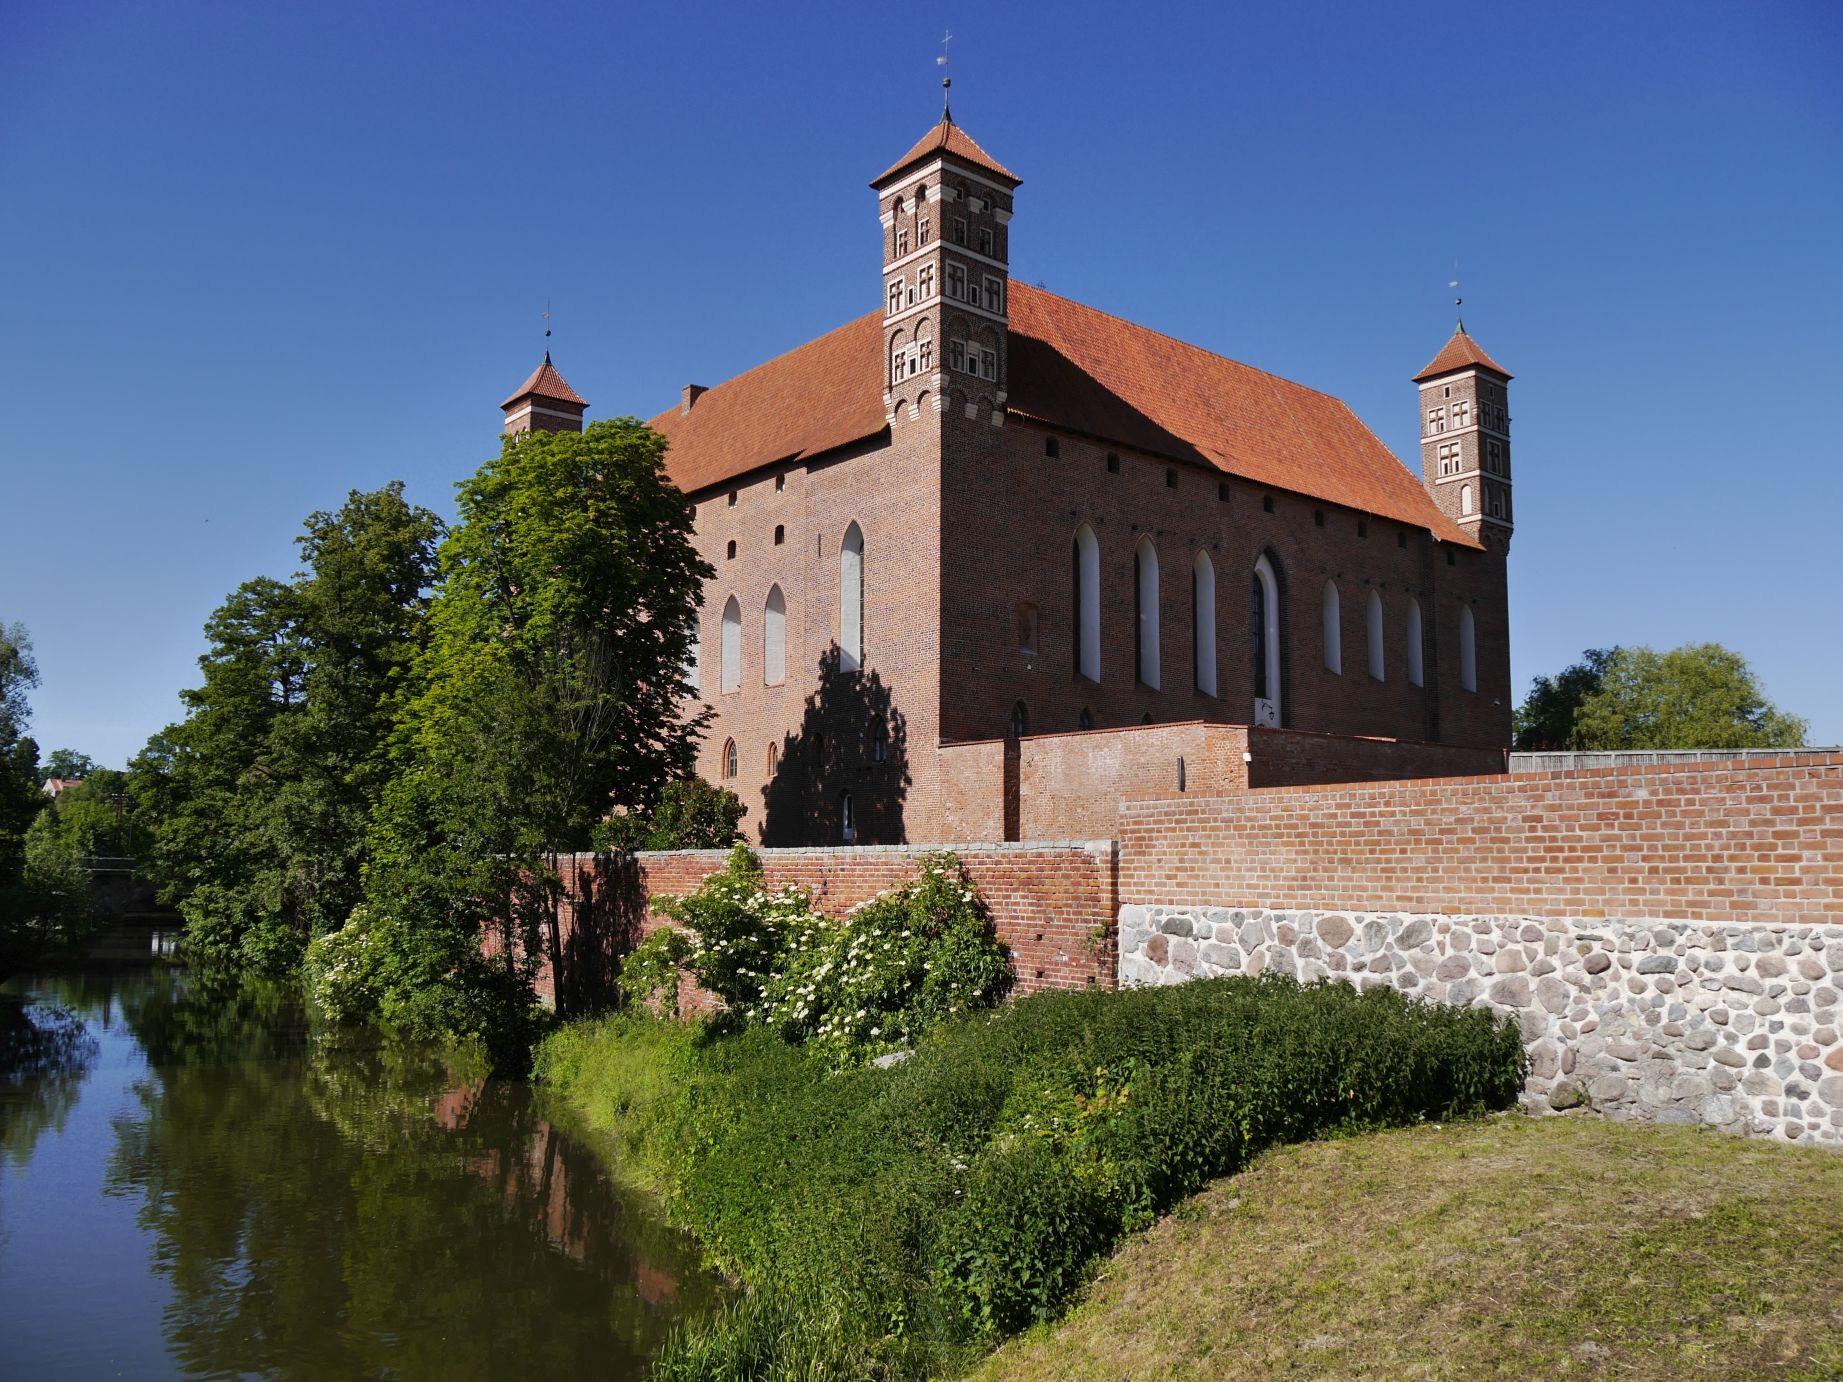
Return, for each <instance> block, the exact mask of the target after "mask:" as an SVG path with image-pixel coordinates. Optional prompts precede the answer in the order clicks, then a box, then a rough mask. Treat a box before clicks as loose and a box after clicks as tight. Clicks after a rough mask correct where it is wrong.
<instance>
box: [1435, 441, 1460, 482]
mask: <svg viewBox="0 0 1843 1382" xmlns="http://www.w3.org/2000/svg"><path fill="white" fill-rule="evenodd" d="M1460 454H1461V453H1460V448H1459V443H1458V442H1456V441H1443V442H1441V443H1440V473H1441V474H1442V475H1457V474H1458V473H1459V472H1460V471H1461V470H1463V469H1464V468H1465V467H1464V466H1463V465H1462V464H1461V461H1460Z"/></svg>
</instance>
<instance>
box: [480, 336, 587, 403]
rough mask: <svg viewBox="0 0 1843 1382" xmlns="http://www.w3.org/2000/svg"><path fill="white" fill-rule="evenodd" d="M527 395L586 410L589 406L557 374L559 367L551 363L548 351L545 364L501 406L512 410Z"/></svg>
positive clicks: (532, 372) (535, 370) (534, 371)
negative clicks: (570, 404) (555, 400)
mask: <svg viewBox="0 0 1843 1382" xmlns="http://www.w3.org/2000/svg"><path fill="white" fill-rule="evenodd" d="M527 394H536V395H537V396H538V397H539V398H554V399H558V400H559V401H561V402H564V403H576V404H580V405H581V406H582V407H584V408H586V407H588V406H589V400H588V399H586V398H584V397H583V396H582V395H581V394H579V393H577V392H576V391H575V390H574V389H572V388H571V387H570V386H569V385H568V384H566V383H565V382H564V380H563V376H562V375H561V374H558V373H557V367H556V366H555V365H553V364H551V363H550V352H549V351H548V350H547V351H545V352H544V363H543V364H541V365H539V366H538V367H537V368H536V369H534V370H532V371H531V377H530V378H529V379H527V380H526V381H525V382H524V383H523V384H521V385H519V387H518V392H517V393H515V394H513V395H512V396H511V397H510V398H508V399H507V400H506V401H505V402H504V403H501V404H500V405H499V406H500V407H501V408H510V407H511V406H512V405H513V404H514V403H516V402H518V400H519V399H521V398H523V397H525V396H526V395H527Z"/></svg>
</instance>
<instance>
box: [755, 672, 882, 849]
mask: <svg viewBox="0 0 1843 1382" xmlns="http://www.w3.org/2000/svg"><path fill="white" fill-rule="evenodd" d="M909 782H910V777H909V734H908V720H907V718H906V717H905V716H904V715H903V713H902V712H901V711H900V710H899V709H897V708H896V704H895V701H894V700H893V699H892V697H891V696H890V691H889V688H888V687H887V686H885V685H884V684H883V680H882V678H881V677H879V676H878V675H877V673H876V672H875V671H874V670H872V671H868V672H866V671H845V670H844V669H842V668H841V667H840V666H839V654H838V648H837V647H836V646H834V647H831V648H828V649H827V650H826V651H825V653H824V654H822V655H821V657H820V659H819V672H818V680H817V685H816V686H815V687H814V689H813V691H812V693H811V694H810V695H808V696H807V698H806V710H805V713H804V714H803V715H802V716H801V720H800V728H799V730H798V731H797V732H795V733H793V734H789V735H787V736H785V737H784V738H783V739H782V741H781V748H780V753H779V755H778V756H777V760H776V766H775V772H774V776H773V777H772V778H770V779H769V781H768V783H767V785H766V787H765V789H764V790H763V793H762V795H763V799H764V802H765V806H764V808H763V813H762V824H761V842H762V843H763V844H764V845H770V846H774V845H782V846H785V845H836V844H844V843H847V834H846V821H847V816H849V823H850V835H849V841H848V842H849V843H852V844H861V845H865V844H872V845H894V844H904V843H906V842H907V840H908V835H907V833H906V828H905V826H904V824H903V802H904V800H905V799H906V798H907V797H908V794H909Z"/></svg>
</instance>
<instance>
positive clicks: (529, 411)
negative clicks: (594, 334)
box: [499, 350, 589, 436]
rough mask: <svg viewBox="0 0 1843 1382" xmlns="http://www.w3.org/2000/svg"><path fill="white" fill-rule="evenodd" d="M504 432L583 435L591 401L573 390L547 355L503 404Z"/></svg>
mask: <svg viewBox="0 0 1843 1382" xmlns="http://www.w3.org/2000/svg"><path fill="white" fill-rule="evenodd" d="M499 406H500V407H501V408H502V409H503V410H504V411H505V415H506V425H505V432H506V434H507V435H508V436H514V435H516V434H518V433H520V432H533V431H535V432H580V431H581V430H582V414H583V411H584V410H585V409H586V408H587V407H588V406H589V401H588V399H586V398H584V397H583V396H582V395H581V394H579V393H577V392H576V391H575V390H574V389H572V388H571V387H570V386H569V384H568V382H567V381H565V379H564V378H563V376H562V374H560V373H559V372H558V371H557V367H556V366H555V365H553V364H551V363H550V352H549V351H548V350H547V351H545V352H544V363H543V364H541V365H539V366H538V367H537V368H536V369H534V370H533V371H531V375H530V377H529V378H527V379H526V380H525V382H524V383H523V384H521V385H519V386H518V389H517V391H516V392H515V393H513V395H512V396H511V397H510V398H508V399H507V400H506V401H505V402H504V403H501V404H500V405H499Z"/></svg>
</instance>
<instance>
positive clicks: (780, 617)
mask: <svg viewBox="0 0 1843 1382" xmlns="http://www.w3.org/2000/svg"><path fill="white" fill-rule="evenodd" d="M762 680H763V681H764V682H765V683H767V684H768V685H769V686H779V685H780V684H781V683H782V682H784V681H786V680H787V597H786V596H785V595H783V594H781V588H780V586H778V585H776V586H771V587H769V590H768V603H767V604H766V605H764V606H763V607H762Z"/></svg>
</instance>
